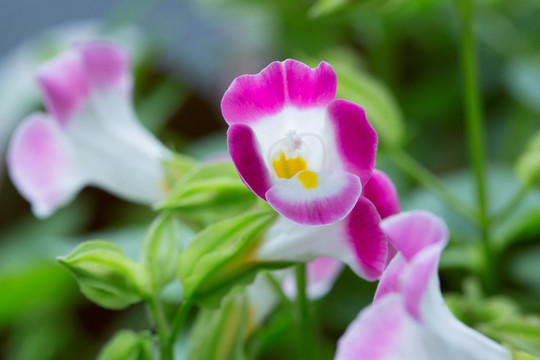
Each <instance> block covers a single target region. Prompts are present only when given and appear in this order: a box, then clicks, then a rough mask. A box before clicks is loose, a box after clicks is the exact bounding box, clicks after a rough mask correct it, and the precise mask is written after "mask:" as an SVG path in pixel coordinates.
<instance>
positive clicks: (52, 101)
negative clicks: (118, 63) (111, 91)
mask: <svg viewBox="0 0 540 360" xmlns="http://www.w3.org/2000/svg"><path fill="white" fill-rule="evenodd" d="M37 79H38V83H39V85H40V86H41V91H42V93H43V97H44V101H45V105H46V107H47V110H48V111H49V112H50V113H51V114H53V115H54V117H55V118H56V119H58V121H59V122H60V124H61V125H63V126H65V125H66V124H67V123H68V120H69V117H70V116H71V114H73V113H74V112H75V111H77V110H78V109H80V108H81V107H82V106H83V105H84V103H85V102H86V100H87V98H88V94H89V91H90V84H89V83H88V77H87V76H86V71H85V69H84V66H83V64H82V63H81V59H80V57H79V54H78V52H77V51H75V50H69V51H66V52H65V53H63V54H61V55H59V56H57V57H55V58H54V59H53V60H51V61H49V62H47V63H45V64H44V65H42V66H41V67H40V68H39V69H38V75H37Z"/></svg>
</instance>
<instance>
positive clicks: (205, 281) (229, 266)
mask: <svg viewBox="0 0 540 360" xmlns="http://www.w3.org/2000/svg"><path fill="white" fill-rule="evenodd" d="M274 217H275V213H273V212H258V213H251V214H248V215H243V216H239V217H236V218H233V219H229V220H225V221H222V222H219V223H217V224H214V225H211V226H209V227H208V228H206V229H205V230H203V231H202V232H201V233H199V234H198V235H197V236H196V237H195V239H193V241H192V243H191V244H190V245H189V246H188V247H187V249H186V250H185V251H184V252H183V253H182V255H180V260H179V267H178V277H179V279H180V282H181V283H182V285H183V288H184V294H185V297H186V299H188V301H194V302H197V303H199V304H200V305H202V306H205V307H216V306H218V305H219V301H220V300H221V298H222V297H223V296H224V295H226V294H227V293H228V292H229V291H230V289H231V288H232V287H233V286H235V285H239V284H247V283H250V282H252V281H253V279H254V277H255V275H256V272H257V270H259V269H261V268H281V267H285V266H287V265H290V263H287V264H285V263H277V262H276V263H266V264H265V263H261V262H259V261H257V259H256V258H255V257H254V254H255V252H256V250H257V248H258V246H259V245H260V242H261V240H262V239H263V237H262V236H263V232H264V231H265V230H266V229H267V228H268V227H269V226H270V225H271V224H272V222H273V221H274Z"/></svg>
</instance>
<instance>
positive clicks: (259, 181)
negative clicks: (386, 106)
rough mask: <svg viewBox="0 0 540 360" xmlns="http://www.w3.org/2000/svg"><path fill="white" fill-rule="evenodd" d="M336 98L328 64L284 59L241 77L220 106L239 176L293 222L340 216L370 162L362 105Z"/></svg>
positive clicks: (371, 143) (371, 144)
mask: <svg viewBox="0 0 540 360" xmlns="http://www.w3.org/2000/svg"><path fill="white" fill-rule="evenodd" d="M335 96H336V74H335V73H334V71H333V70H332V68H331V66H330V65H328V64H327V63H325V62H322V63H321V64H319V66H318V67H317V68H315V69H311V68H309V67H308V66H306V65H304V64H302V63H301V62H298V61H295V60H291V59H289V60H286V61H284V62H274V63H272V64H270V65H269V66H268V67H266V68H265V69H264V70H262V71H261V72H260V73H259V74H257V75H244V76H240V77H238V78H237V79H235V80H234V81H233V83H232V84H231V86H230V87H229V89H228V90H227V92H226V93H225V95H224V97H223V101H222V103H221V109H222V112H223V116H224V118H225V120H226V121H227V123H228V124H229V125H230V128H229V131H228V134H227V135H228V144H229V152H230V154H231V157H232V160H233V162H234V163H235V165H236V168H237V170H238V172H239V174H240V176H241V178H242V180H243V181H244V183H245V184H246V185H247V186H248V187H249V188H250V189H251V190H252V191H253V192H254V193H255V194H256V195H257V196H259V197H260V198H262V199H263V200H265V201H267V202H268V203H269V204H270V206H272V208H274V210H276V211H277V212H278V213H280V214H281V215H283V216H284V217H286V218H287V219H290V220H292V221H294V222H296V223H300V224H308V225H325V224H331V223H334V222H336V221H339V220H342V219H344V218H345V216H347V214H349V213H350V212H351V211H352V210H353V208H354V207H355V205H356V202H357V200H358V199H359V198H360V195H361V193H362V187H363V186H365V185H366V184H367V182H368V181H369V179H370V177H371V173H372V171H373V168H374V166H375V153H376V149H377V134H376V133H375V130H373V128H372V127H371V125H370V124H369V122H368V121H367V118H366V115H365V112H364V110H363V109H362V108H361V107H360V106H358V105H356V104H353V103H351V102H348V101H346V100H341V99H335Z"/></svg>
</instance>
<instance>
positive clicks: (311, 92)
mask: <svg viewBox="0 0 540 360" xmlns="http://www.w3.org/2000/svg"><path fill="white" fill-rule="evenodd" d="M336 84H337V80H336V74H335V73H334V70H333V69H332V67H331V66H330V65H329V64H327V63H325V62H321V63H320V64H319V66H318V67H317V68H315V69H311V68H309V67H308V66H307V65H305V64H303V63H301V62H299V61H296V60H292V59H288V60H285V61H283V62H277V61H276V62H273V63H271V64H270V65H268V66H267V67H266V68H265V69H263V70H262V71H261V72H260V73H258V74H256V75H243V76H240V77H238V78H236V79H235V80H234V81H233V82H232V84H231V86H230V87H229V89H228V90H227V91H226V92H225V95H224V96H223V100H222V102H221V111H222V113H223V117H224V118H225V120H226V121H227V123H228V124H252V123H254V122H256V121H257V120H259V119H261V118H264V117H267V116H271V115H275V114H276V113H278V112H279V111H280V110H282V109H283V108H284V107H285V106H286V105H291V106H294V107H297V108H299V109H304V108H310V107H321V106H325V105H326V104H328V103H329V102H330V101H332V100H333V99H334V98H335V96H336Z"/></svg>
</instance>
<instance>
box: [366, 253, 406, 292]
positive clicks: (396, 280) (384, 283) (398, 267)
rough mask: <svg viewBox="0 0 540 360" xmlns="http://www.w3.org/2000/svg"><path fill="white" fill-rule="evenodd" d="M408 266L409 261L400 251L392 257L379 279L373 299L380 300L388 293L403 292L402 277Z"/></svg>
mask: <svg viewBox="0 0 540 360" xmlns="http://www.w3.org/2000/svg"><path fill="white" fill-rule="evenodd" d="M406 266H407V262H406V261H405V259H404V258H403V255H401V254H399V253H398V254H396V256H394V257H393V258H392V260H391V261H390V263H389V264H388V266H387V267H386V269H385V270H384V273H383V274H382V277H381V280H380V281H379V285H378V286H377V291H376V292H375V297H374V299H373V301H374V302H375V301H378V300H380V299H381V298H383V297H384V296H386V295H387V294H390V293H399V292H401V286H400V285H401V280H400V279H401V276H402V274H403V271H404V269H405V267H406Z"/></svg>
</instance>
